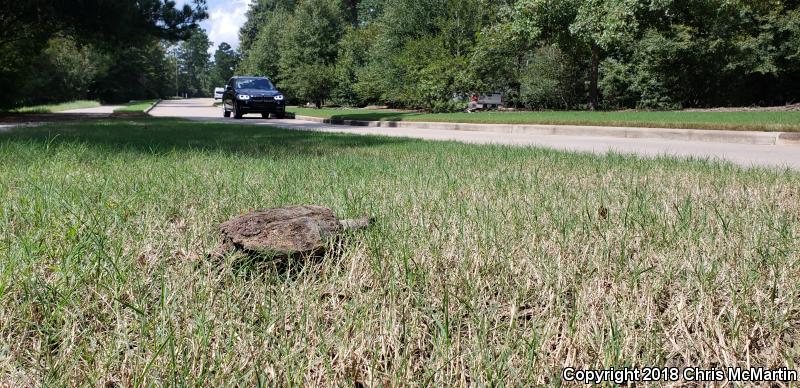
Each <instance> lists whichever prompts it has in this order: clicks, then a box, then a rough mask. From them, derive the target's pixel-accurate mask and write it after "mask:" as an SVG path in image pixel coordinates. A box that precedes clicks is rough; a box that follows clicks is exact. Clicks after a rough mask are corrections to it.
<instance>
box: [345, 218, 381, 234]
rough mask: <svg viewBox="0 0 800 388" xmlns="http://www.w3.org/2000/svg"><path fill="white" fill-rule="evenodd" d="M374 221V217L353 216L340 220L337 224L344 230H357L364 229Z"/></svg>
mask: <svg viewBox="0 0 800 388" xmlns="http://www.w3.org/2000/svg"><path fill="white" fill-rule="evenodd" d="M373 222H375V217H366V216H365V217H361V218H354V219H351V220H340V221H339V224H340V225H342V229H344V230H353V231H355V230H359V229H364V228H366V227H368V226H369V224H371V223H373Z"/></svg>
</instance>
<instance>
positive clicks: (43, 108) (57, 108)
mask: <svg viewBox="0 0 800 388" xmlns="http://www.w3.org/2000/svg"><path fill="white" fill-rule="evenodd" d="M98 106H100V103H99V102H97V101H88V100H78V101H70V102H62V103H60V104H51V105H36V106H25V107H21V108H16V109H14V110H12V112H15V113H55V112H61V111H65V110H70V109H85V108H95V107H98Z"/></svg>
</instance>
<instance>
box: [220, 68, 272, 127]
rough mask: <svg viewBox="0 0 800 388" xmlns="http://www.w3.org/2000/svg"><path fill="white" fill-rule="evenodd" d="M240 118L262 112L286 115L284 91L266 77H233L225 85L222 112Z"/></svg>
mask: <svg viewBox="0 0 800 388" xmlns="http://www.w3.org/2000/svg"><path fill="white" fill-rule="evenodd" d="M231 113H233V117H234V118H237V119H240V118H242V115H245V114H247V113H261V117H263V118H265V119H266V118H269V115H270V113H272V114H273V115H275V117H277V118H279V119H282V118H284V117H286V104H284V100H283V93H281V92H279V91H278V90H277V89H275V85H273V84H272V81H270V80H269V78H266V77H233V78H231V79H230V80H228V85H227V86H225V94H223V95H222V114H223V116H225V117H231Z"/></svg>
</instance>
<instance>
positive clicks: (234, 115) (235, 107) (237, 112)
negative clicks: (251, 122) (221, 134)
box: [233, 102, 242, 120]
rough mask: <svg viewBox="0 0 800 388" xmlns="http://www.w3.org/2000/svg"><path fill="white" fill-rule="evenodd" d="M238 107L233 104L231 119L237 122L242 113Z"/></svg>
mask: <svg viewBox="0 0 800 388" xmlns="http://www.w3.org/2000/svg"><path fill="white" fill-rule="evenodd" d="M238 105H239V104H237V103H236V102H234V103H233V118H235V119H237V120H238V119H241V118H242V112H239V108H238Z"/></svg>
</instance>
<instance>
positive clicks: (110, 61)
mask: <svg viewBox="0 0 800 388" xmlns="http://www.w3.org/2000/svg"><path fill="white" fill-rule="evenodd" d="M165 55H166V53H165V50H164V47H162V45H161V44H160V43H159V42H158V41H155V40H154V41H151V42H150V44H148V45H143V46H138V45H137V46H131V47H120V48H119V49H117V50H116V51H115V52H113V53H111V54H109V55H108V56H107V57H106V58H105V63H104V68H103V69H102V70H101V72H100V74H99V75H98V76H97V78H96V79H95V82H94V86H93V90H92V93H91V95H92V97H96V98H97V99H99V100H100V101H102V102H108V103H120V102H128V101H130V100H144V99H149V98H156V97H159V96H165V95H167V93H168V88H169V86H170V82H169V81H168V77H167V75H168V74H170V72H171V69H170V68H169V66H168V63H167V61H166V58H165Z"/></svg>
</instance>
